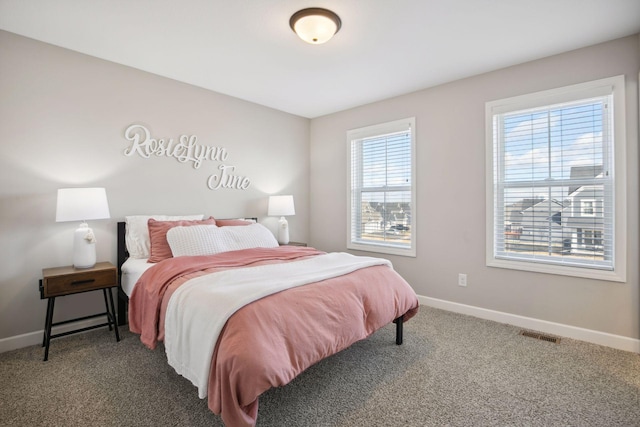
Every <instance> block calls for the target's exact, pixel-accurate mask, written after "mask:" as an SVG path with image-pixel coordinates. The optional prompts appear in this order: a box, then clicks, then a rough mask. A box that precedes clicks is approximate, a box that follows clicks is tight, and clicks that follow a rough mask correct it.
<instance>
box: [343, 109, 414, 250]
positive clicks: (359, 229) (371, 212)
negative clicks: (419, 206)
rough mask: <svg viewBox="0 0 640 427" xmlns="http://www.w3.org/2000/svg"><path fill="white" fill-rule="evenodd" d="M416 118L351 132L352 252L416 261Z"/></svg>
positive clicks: (349, 195)
mask: <svg viewBox="0 0 640 427" xmlns="http://www.w3.org/2000/svg"><path fill="white" fill-rule="evenodd" d="M415 138H416V137H415V117H411V118H407V119H402V120H396V121H393V122H388V123H382V124H378V125H373V126H368V127H364V128H359V129H353V130H350V131H348V132H347V159H348V161H347V168H348V170H347V177H348V180H349V182H348V188H347V207H348V212H347V248H348V249H355V250H361V251H369V252H378V253H384V254H392V255H402V256H410V257H415V256H416V217H417V214H416V167H415V163H416V160H415V159H416V154H415V149H416V148H415V147H416V143H415V140H416V139H415Z"/></svg>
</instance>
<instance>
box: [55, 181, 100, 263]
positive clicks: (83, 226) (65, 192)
mask: <svg viewBox="0 0 640 427" xmlns="http://www.w3.org/2000/svg"><path fill="white" fill-rule="evenodd" d="M109 217H110V215H109V204H108V202H107V192H106V190H105V189H104V188H61V189H59V190H58V202H57V206H56V222H66V221H82V222H81V223H80V226H79V227H78V228H77V229H76V231H75V233H74V236H73V266H74V267H75V268H91V267H93V266H94V265H95V264H96V238H95V236H94V234H93V230H92V229H91V228H89V225H88V224H87V222H86V221H88V220H92V219H106V218H109Z"/></svg>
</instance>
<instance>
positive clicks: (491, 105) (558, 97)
mask: <svg viewBox="0 0 640 427" xmlns="http://www.w3.org/2000/svg"><path fill="white" fill-rule="evenodd" d="M609 94H611V95H612V97H613V100H612V104H613V105H611V106H610V110H611V112H612V117H613V118H612V121H611V124H612V129H611V132H612V135H613V137H612V144H613V159H611V162H610V163H611V166H612V169H613V171H614V172H613V173H614V175H613V179H614V183H613V191H612V193H613V194H612V196H613V200H614V205H613V206H614V208H613V209H614V215H613V221H614V226H613V245H612V255H611V256H612V260H613V263H612V266H613V268H612V270H604V269H598V268H586V267H582V266H572V265H570V263H567V264H558V263H554V264H549V263H545V262H540V261H537V260H523V259H517V260H516V259H504V258H498V257H496V242H495V239H496V231H495V230H496V219H495V213H496V212H494V209H495V206H494V203H495V201H494V196H495V195H494V188H495V183H494V179H495V176H494V128H493V120H494V115H495V114H503V113H508V112H516V111H519V110H526V109H532V108H537V107H544V106H551V105H555V104H560V103H565V102H572V101H578V100H586V99H589V98H593V97H596V96H603V95H609ZM625 122H626V111H625V79H624V76H623V75H620V76H615V77H609V78H604V79H599V80H595V81H591V82H586V83H580V84H575V85H570V86H565V87H560V88H556V89H551V90H545V91H541V92H536V93H531V94H525V95H520V96H515V97H511V98H505V99H500V100H495V101H490V102H487V103H486V104H485V131H486V135H485V141H486V144H485V148H486V160H485V167H486V170H485V174H486V175H485V176H486V191H485V193H486V265H487V266H489V267H497V268H507V269H515V270H522V271H532V272H539V273H548V274H556V275H565V276H573V277H583V278H590V279H598V280H606V281H614V282H626V274H627V272H626V270H627V265H626V263H627V237H626V234H627V206H626V203H627V202H626V199H627V196H626V191H627V173H626V144H627V143H626V129H625V126H626V124H625ZM499 149H501V147H500V148H499ZM593 208H594V209H596V206H595V205H594V206H593ZM580 210H582V207H581V208H580Z"/></svg>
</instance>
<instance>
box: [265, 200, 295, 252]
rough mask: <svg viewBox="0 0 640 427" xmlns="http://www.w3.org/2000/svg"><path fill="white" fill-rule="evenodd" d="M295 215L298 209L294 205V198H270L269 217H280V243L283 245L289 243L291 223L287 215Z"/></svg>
mask: <svg viewBox="0 0 640 427" xmlns="http://www.w3.org/2000/svg"><path fill="white" fill-rule="evenodd" d="M295 214H296V209H295V206H294V205H293V196H291V195H286V196H269V208H268V212H267V215H269V216H279V217H280V220H278V243H280V244H281V245H286V244H287V243H289V223H288V222H287V219H286V218H285V215H295Z"/></svg>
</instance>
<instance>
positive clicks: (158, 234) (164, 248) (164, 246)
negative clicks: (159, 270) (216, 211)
mask: <svg viewBox="0 0 640 427" xmlns="http://www.w3.org/2000/svg"><path fill="white" fill-rule="evenodd" d="M205 224H209V225H215V224H216V220H215V219H214V218H213V217H209V218H208V219H203V220H180V221H156V220H155V219H153V218H151V219H149V221H147V226H148V227H149V240H150V242H151V246H150V249H149V259H148V260H147V262H160V261H162V260H164V259H167V258H172V257H173V254H172V253H171V248H170V247H169V242H167V231H169V230H170V229H172V228H173V227H178V226H190V225H205Z"/></svg>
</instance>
